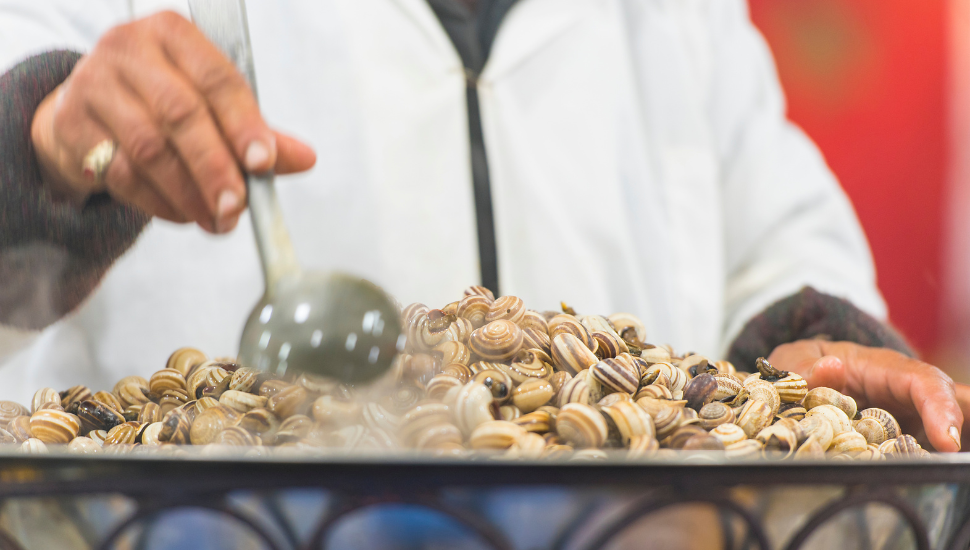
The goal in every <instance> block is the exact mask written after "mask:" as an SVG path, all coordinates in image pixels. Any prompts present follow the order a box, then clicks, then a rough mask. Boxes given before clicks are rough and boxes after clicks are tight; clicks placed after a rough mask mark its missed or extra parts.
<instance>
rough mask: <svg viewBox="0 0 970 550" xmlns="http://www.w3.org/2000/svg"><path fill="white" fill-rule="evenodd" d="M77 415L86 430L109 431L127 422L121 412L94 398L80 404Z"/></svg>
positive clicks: (83, 429)
mask: <svg viewBox="0 0 970 550" xmlns="http://www.w3.org/2000/svg"><path fill="white" fill-rule="evenodd" d="M77 416H78V418H79V419H80V421H81V428H82V431H84V432H89V431H92V430H104V431H108V430H110V429H111V428H114V427H115V426H117V425H118V424H122V423H124V422H125V419H124V417H123V416H122V415H121V413H120V412H118V411H116V410H114V409H112V408H110V407H108V406H107V405H105V404H103V403H101V402H99V401H94V400H93V399H92V400H88V401H84V402H82V403H81V404H80V405H78V412H77Z"/></svg>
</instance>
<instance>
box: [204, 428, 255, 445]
mask: <svg viewBox="0 0 970 550" xmlns="http://www.w3.org/2000/svg"><path fill="white" fill-rule="evenodd" d="M212 443H213V444H215V445H228V446H231V447H253V446H256V445H261V444H262V442H261V441H260V440H259V439H258V438H256V436H254V435H253V434H251V433H249V432H247V431H246V430H244V429H242V428H240V427H239V426H229V427H228V428H226V429H224V430H222V431H220V432H219V433H218V434H217V435H216V436H215V439H213V440H212Z"/></svg>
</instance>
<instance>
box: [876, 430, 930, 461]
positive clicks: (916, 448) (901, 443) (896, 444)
mask: <svg viewBox="0 0 970 550" xmlns="http://www.w3.org/2000/svg"><path fill="white" fill-rule="evenodd" d="M887 441H889V440H887ZM892 441H893V448H892V456H893V457H894V458H920V457H921V456H923V452H922V451H923V448H922V447H920V445H919V443H917V442H916V438H915V437H913V436H911V435H908V434H903V435H900V436H899V437H897V438H896V439H894V440H892ZM879 449H880V450H882V447H879Z"/></svg>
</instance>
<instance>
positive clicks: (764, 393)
mask: <svg viewBox="0 0 970 550" xmlns="http://www.w3.org/2000/svg"><path fill="white" fill-rule="evenodd" d="M742 394H744V395H747V398H748V400H759V401H763V402H764V403H765V404H767V405H768V407H770V408H771V416H772V417H774V416H775V415H776V414H778V411H779V410H780V409H781V396H779V395H778V390H776V389H775V386H774V384H772V383H771V382H767V381H765V380H760V379H758V378H753V377H749V378H748V379H747V380H745V382H744V390H743V392H742Z"/></svg>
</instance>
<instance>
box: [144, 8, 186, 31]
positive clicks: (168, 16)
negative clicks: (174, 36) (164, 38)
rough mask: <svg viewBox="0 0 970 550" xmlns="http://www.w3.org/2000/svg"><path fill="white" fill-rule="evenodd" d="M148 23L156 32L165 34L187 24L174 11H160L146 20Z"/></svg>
mask: <svg viewBox="0 0 970 550" xmlns="http://www.w3.org/2000/svg"><path fill="white" fill-rule="evenodd" d="M146 21H147V22H148V23H149V24H151V25H152V27H154V28H155V29H156V30H159V31H163V32H167V31H171V30H174V29H179V28H181V27H182V26H183V25H184V24H185V23H187V21H186V19H185V18H184V17H182V16H181V15H179V14H178V13H177V12H175V11H172V10H164V11H160V12H158V13H156V14H153V15H151V16H149V17H148V18H146Z"/></svg>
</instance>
